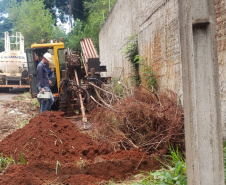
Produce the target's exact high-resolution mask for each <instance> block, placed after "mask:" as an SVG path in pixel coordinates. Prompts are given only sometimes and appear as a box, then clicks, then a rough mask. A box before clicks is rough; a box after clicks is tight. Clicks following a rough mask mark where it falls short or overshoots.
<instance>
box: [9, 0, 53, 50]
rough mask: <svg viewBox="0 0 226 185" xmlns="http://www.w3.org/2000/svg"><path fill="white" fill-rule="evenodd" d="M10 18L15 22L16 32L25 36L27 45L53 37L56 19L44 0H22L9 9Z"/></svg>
mask: <svg viewBox="0 0 226 185" xmlns="http://www.w3.org/2000/svg"><path fill="white" fill-rule="evenodd" d="M9 19H10V20H11V21H12V22H13V25H14V32H16V31H17V32H21V33H22V34H23V36H24V41H25V47H30V45H31V44H32V43H34V42H39V41H40V40H41V39H44V40H45V41H49V40H50V39H52V33H53V24H54V20H53V19H52V15H51V14H50V12H49V10H48V9H45V5H44V3H43V0H29V1H26V0H22V1H21V4H19V3H16V4H15V5H13V6H12V7H11V8H10V10H9Z"/></svg>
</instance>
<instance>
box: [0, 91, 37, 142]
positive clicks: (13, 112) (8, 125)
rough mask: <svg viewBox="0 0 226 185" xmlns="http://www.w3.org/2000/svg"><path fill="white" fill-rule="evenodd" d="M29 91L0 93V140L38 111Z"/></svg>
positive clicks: (25, 122)
mask: <svg viewBox="0 0 226 185" xmlns="http://www.w3.org/2000/svg"><path fill="white" fill-rule="evenodd" d="M35 101H36V100H35V99H31V98H30V94H29V93H20V94H15V93H14V94H13V93H11V94H5V93H0V106H1V110H0V113H1V117H0V141H1V140H2V139H3V138H5V137H6V136H7V135H9V134H10V133H13V132H14V131H15V130H16V129H18V128H21V127H23V126H24V125H25V124H27V123H28V122H29V120H30V119H31V118H33V117H34V116H36V115H37V114H38V113H39V108H38V107H37V106H36V105H35V104H34V102H35Z"/></svg>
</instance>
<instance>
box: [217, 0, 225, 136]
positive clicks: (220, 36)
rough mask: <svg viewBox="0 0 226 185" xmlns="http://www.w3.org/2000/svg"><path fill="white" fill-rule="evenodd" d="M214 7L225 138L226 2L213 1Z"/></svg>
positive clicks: (220, 0) (222, 0)
mask: <svg viewBox="0 0 226 185" xmlns="http://www.w3.org/2000/svg"><path fill="white" fill-rule="evenodd" d="M215 7H216V18H217V42H218V43H217V51H218V63H219V81H220V98H221V110H222V122H223V124H224V138H226V0H215Z"/></svg>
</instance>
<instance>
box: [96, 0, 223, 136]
mask: <svg viewBox="0 0 226 185" xmlns="http://www.w3.org/2000/svg"><path fill="white" fill-rule="evenodd" d="M215 5H216V6H215V7H216V15H217V40H218V60H219V81H220V98H221V106H222V108H221V110H222V121H223V124H224V125H226V46H225V45H226V44H225V43H226V37H225V35H226V26H225V25H226V13H225V12H226V0H215ZM134 34H137V35H138V43H139V55H140V56H141V57H143V58H145V59H146V64H148V65H150V66H152V69H153V71H154V72H155V75H156V77H157V82H158V89H159V90H165V89H170V90H173V91H174V92H176V93H177V94H178V96H180V97H181V98H183V92H182V69H181V53H180V51H181V48H180V29H179V10H178V0H118V1H116V3H115V6H114V7H113V9H112V12H111V13H110V15H109V17H108V18H107V20H106V22H105V24H104V26H103V27H102V29H101V32H100V35H99V36H100V40H99V42H100V43H99V45H100V61H101V64H103V65H107V70H108V72H107V75H108V76H112V77H121V78H126V77H128V76H130V75H131V71H132V70H131V65H130V63H129V62H128V60H127V59H126V58H125V55H124V54H123V53H122V51H123V49H124V48H125V44H126V42H127V40H128V37H130V36H132V35H134ZM224 128H226V126H224ZM224 137H225V138H226V132H224Z"/></svg>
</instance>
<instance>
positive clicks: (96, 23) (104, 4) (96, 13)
mask: <svg viewBox="0 0 226 185" xmlns="http://www.w3.org/2000/svg"><path fill="white" fill-rule="evenodd" d="M115 1H116V0H111V1H110V3H111V5H110V7H113V5H114V3H115ZM84 7H85V9H86V11H87V12H88V14H89V15H88V18H87V24H86V25H85V27H84V35H85V36H86V37H90V38H92V40H93V43H94V45H95V46H96V48H97V50H98V48H99V32H100V29H101V26H102V25H103V24H104V22H105V18H107V16H108V15H109V13H110V12H109V0H93V1H90V0H86V1H85V2H84Z"/></svg>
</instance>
